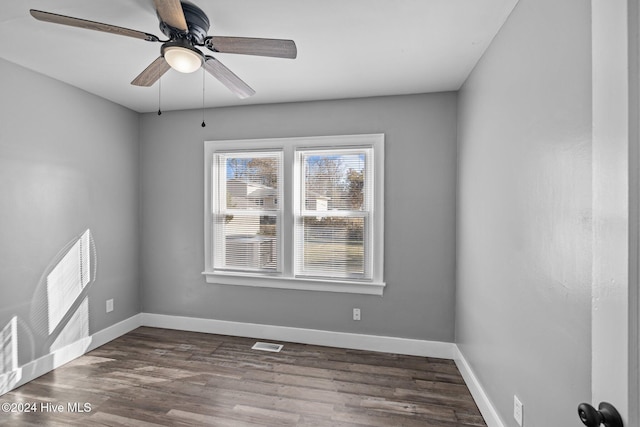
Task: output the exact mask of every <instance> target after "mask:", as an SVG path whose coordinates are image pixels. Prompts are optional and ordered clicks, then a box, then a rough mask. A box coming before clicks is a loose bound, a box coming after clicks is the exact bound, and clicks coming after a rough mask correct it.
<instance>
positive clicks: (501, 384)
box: [456, 0, 592, 426]
mask: <svg viewBox="0 0 640 427" xmlns="http://www.w3.org/2000/svg"><path fill="white" fill-rule="evenodd" d="M590 31H591V18H590V4H589V2H585V1H582V0H567V1H562V2H558V1H555V0H520V2H519V3H518V5H517V6H516V8H515V10H514V12H513V13H512V15H511V17H510V18H509V20H508V21H507V22H506V24H505V26H504V27H503V28H502V30H501V31H500V33H499V34H498V35H497V37H496V38H495V40H494V41H493V44H492V45H491V46H490V48H489V50H488V51H487V53H486V54H485V56H484V57H483V58H482V59H481V61H480V63H479V64H478V66H477V67H476V69H475V70H474V71H473V73H472V75H471V76H470V78H469V79H468V81H467V82H466V83H465V84H464V86H463V88H462V90H461V91H460V93H459V127H458V132H459V168H458V170H459V197H458V208H457V212H458V228H457V231H458V246H457V251H458V265H457V275H458V276H457V277H458V286H457V301H456V340H457V342H458V345H459V347H460V349H461V351H462V353H463V354H464V356H465V357H466V358H467V360H468V361H469V363H470V365H471V367H472V368H473V369H474V371H475V372H476V374H477V375H478V377H479V379H480V382H481V383H482V384H483V386H484V387H485V389H486V391H487V393H488V396H489V398H490V399H491V400H492V401H493V403H494V404H495V406H496V407H497V409H498V411H499V412H500V415H501V416H502V418H503V420H504V421H505V423H506V425H507V426H516V423H515V421H514V419H513V417H512V414H513V409H512V408H513V395H514V394H517V395H518V396H519V398H520V399H521V401H522V402H523V403H524V407H525V409H524V413H525V425H527V426H569V425H578V424H579V420H578V419H577V415H576V407H577V404H578V403H580V402H582V401H586V402H588V401H590V397H591V385H590V384H591V303H590V296H591V265H592V263H591V257H592V248H591V237H592V235H591V232H592V229H591V200H592V199H591V196H592V188H591V178H592V175H591V166H592V161H591V53H590V49H591V37H590Z"/></svg>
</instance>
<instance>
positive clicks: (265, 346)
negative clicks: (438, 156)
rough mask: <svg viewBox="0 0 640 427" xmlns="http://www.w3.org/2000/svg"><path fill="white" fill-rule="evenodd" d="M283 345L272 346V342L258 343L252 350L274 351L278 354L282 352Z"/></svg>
mask: <svg viewBox="0 0 640 427" xmlns="http://www.w3.org/2000/svg"><path fill="white" fill-rule="evenodd" d="M282 347H283V346H282V344H272V343H270V342H257V343H255V344H254V345H253V347H251V349H252V350H261V351H272V352H274V353H278V352H279V351H280V350H282Z"/></svg>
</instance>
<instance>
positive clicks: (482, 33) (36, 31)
mask: <svg viewBox="0 0 640 427" xmlns="http://www.w3.org/2000/svg"><path fill="white" fill-rule="evenodd" d="M192 1H193V2H194V3H196V4H197V5H198V6H199V7H200V8H201V9H203V10H204V11H205V12H206V13H207V15H208V16H209V19H210V21H211V28H210V30H209V35H219V36H242V37H265V38H283V39H293V40H294V41H295V42H296V45H297V47H298V57H297V58H296V59H293V60H291V59H280V58H266V57H256V56H246V55H232V54H215V55H214V56H215V57H216V58H217V59H219V60H220V61H221V62H222V63H224V64H225V65H226V66H227V67H228V68H230V69H231V70H232V71H233V72H234V73H236V74H237V75H238V76H239V77H240V78H242V79H243V80H244V81H245V82H247V83H248V84H249V85H250V86H251V87H253V88H254V89H255V90H256V92H257V93H256V94H255V95H254V96H252V97H251V98H248V99H244V100H240V99H238V98H236V97H235V96H234V95H233V94H231V92H229V91H228V90H227V89H226V88H225V87H224V86H222V84H220V83H219V82H218V81H217V80H215V78H213V77H212V76H210V75H208V74H207V75H206V78H205V98H206V99H205V104H206V106H207V107H217V106H229V105H246V104H264V103H278V102H291V101H308V100H319V99H340V98H356V97H368V96H379V95H393V94H411V93H424V92H440V91H449V90H457V89H459V88H460V86H461V85H462V83H463V82H464V80H465V79H466V77H467V76H468V75H469V73H470V72H471V70H472V69H473V67H474V65H475V64H476V62H477V61H478V59H479V58H480V57H481V56H482V54H483V52H484V51H485V49H486V48H487V46H488V45H489V43H490V42H491V40H492V39H493V37H494V35H495V34H496V33H497V32H498V30H499V29H500V27H501V26H502V24H503V23H504V21H505V20H506V19H507V17H508V15H509V13H510V12H511V10H512V9H513V7H514V6H515V4H516V3H517V0H243V1H237V0H192ZM31 8H32V9H40V10H44V11H47V12H53V13H58V14H63V15H69V16H73V17H77V18H82V19H88V20H93V21H99V22H104V23H108V24H113V25H117V26H121V27H126V28H131V29H135V30H139V31H143V32H146V33H151V34H156V35H157V36H159V37H160V38H161V39H165V38H166V37H164V35H163V34H162V33H161V32H160V30H159V29H158V20H157V17H156V14H155V10H154V8H153V1H152V0H27V1H25V0H2V5H1V6H0V57H1V58H4V59H6V60H8V61H11V62H14V63H17V64H19V65H22V66H24V67H26V68H29V69H32V70H35V71H38V72H40V73H42V74H45V75H47V76H50V77H53V78H55V79H58V80H61V81H64V82H66V83H69V84H71V85H73V86H76V87H79V88H81V89H84V90H86V91H88V92H91V93H94V94H96V95H98V96H101V97H103V98H106V99H109V100H111V101H113V102H116V103H118V104H121V105H124V106H126V107H128V108H131V109H132V110H135V111H138V112H151V111H156V110H157V109H158V84H157V83H156V84H155V85H154V86H152V87H151V88H144V87H136V86H132V85H131V84H130V82H131V80H133V78H134V77H136V76H137V75H138V74H139V73H140V72H141V71H142V70H143V69H144V68H145V67H146V66H147V65H148V64H150V63H151V62H152V61H153V60H154V59H156V58H157V57H158V56H159V54H160V46H161V44H160V43H150V42H146V41H142V40H138V39H133V38H129V37H123V36H117V35H113V34H107V33H101V32H97V31H90V30H85V29H79V28H73V27H67V26H63V25H57V24H51V23H47V22H40V21H37V20H35V19H34V18H32V17H31V15H29V9H31ZM209 53H211V52H209ZM202 83H203V73H202V72H200V71H199V72H195V73H193V74H181V73H178V72H176V71H174V70H170V71H169V72H167V74H165V76H164V77H163V78H162V80H161V85H162V109H163V110H176V109H191V108H201V107H202V93H203V92H202ZM25 90H28V88H25Z"/></svg>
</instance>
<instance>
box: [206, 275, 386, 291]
mask: <svg viewBox="0 0 640 427" xmlns="http://www.w3.org/2000/svg"><path fill="white" fill-rule="evenodd" d="M202 274H203V275H204V276H205V278H206V279H207V283H215V284H218V285H233V286H252V287H257V288H276V289H297V290H302V291H320V292H338V293H347V294H364V295H382V292H383V291H384V287H385V283H384V282H366V283H364V282H362V283H359V282H347V281H337V280H318V279H301V278H299V277H296V278H285V277H273V276H263V275H256V276H249V275H246V274H242V275H240V274H233V273H221V272H210V271H205V272H203V273H202Z"/></svg>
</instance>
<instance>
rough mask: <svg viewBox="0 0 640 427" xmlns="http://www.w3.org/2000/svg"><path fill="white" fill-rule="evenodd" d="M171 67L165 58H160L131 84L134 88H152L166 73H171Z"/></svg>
mask: <svg viewBox="0 0 640 427" xmlns="http://www.w3.org/2000/svg"><path fill="white" fill-rule="evenodd" d="M170 68H171V67H170V66H169V64H168V63H167V61H165V59H164V57H162V56H159V57H158V58H157V59H156V60H155V61H153V62H152V63H151V64H150V65H149V66H148V67H147V68H145V69H144V71H143V72H141V73H140V74H139V75H138V77H136V78H135V79H133V81H132V82H131V84H132V85H134V86H147V87H149V86H151V85H153V84H154V83H155V82H156V81H158V79H159V78H160V77H162V75H163V74H164V73H166V72H167V71H169V69H170Z"/></svg>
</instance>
